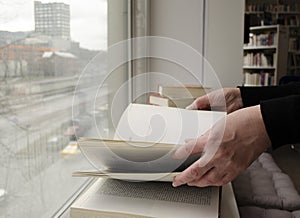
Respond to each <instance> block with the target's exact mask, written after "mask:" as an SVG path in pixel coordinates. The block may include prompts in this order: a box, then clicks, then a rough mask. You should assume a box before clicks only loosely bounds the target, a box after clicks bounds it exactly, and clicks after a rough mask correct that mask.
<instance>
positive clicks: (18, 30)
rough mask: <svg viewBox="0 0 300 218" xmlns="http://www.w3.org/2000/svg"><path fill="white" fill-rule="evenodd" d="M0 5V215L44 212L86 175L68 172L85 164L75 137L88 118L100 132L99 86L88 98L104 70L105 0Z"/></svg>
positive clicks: (103, 104)
mask: <svg viewBox="0 0 300 218" xmlns="http://www.w3.org/2000/svg"><path fill="white" fill-rule="evenodd" d="M0 5H1V9H0V12H1V15H0V156H1V158H0V174H1V176H0V216H1V217H2V215H3V217H39V218H40V217H51V216H52V215H53V214H55V213H56V211H57V210H58V209H59V208H60V207H61V206H62V205H63V204H65V203H66V202H67V200H68V199H69V198H70V197H71V196H72V195H73V194H74V193H76V191H77V190H78V189H79V188H80V187H81V186H82V185H83V184H84V183H85V181H86V179H84V178H72V177H71V174H72V172H73V171H75V170H78V169H84V168H89V163H88V162H87V161H86V160H85V159H84V158H83V157H82V155H81V153H80V150H79V149H78V146H77V143H76V139H77V137H80V136H89V135H94V133H93V130H92V129H91V128H90V127H91V123H92V122H94V118H96V119H97V120H98V123H99V124H98V127H99V125H100V126H101V128H100V129H101V131H107V129H106V128H107V127H106V121H105V119H106V118H105V113H106V108H107V97H106V94H105V92H103V93H102V94H101V95H99V97H97V98H96V99H94V98H93V99H91V97H90V96H88V93H89V92H93V90H95V89H97V81H94V80H93V77H92V75H98V77H104V76H105V74H106V63H105V62H106V60H105V56H106V51H107V48H106V41H107V30H106V27H107V24H106V23H107V1H106V0H91V1H88V2H86V3H85V2H82V1H78V2H77V1H63V0H57V2H49V1H48V3H44V1H43V2H40V1H31V0H26V1H19V0H14V1H5V2H1V4H0ZM2 12H3V13H2ZM4 12H5V13H4ZM95 56H97V58H96V59H95V60H94V61H91V60H92V59H93V58H94V57H95ZM83 72H88V74H89V75H91V76H90V77H87V78H84V81H82V83H81V86H80V87H77V82H78V80H79V78H80V76H81V74H82V73H83ZM99 75H101V76H99ZM104 87H105V86H104ZM74 94H75V95H74ZM75 98H78V99H77V100H76V101H74V99H75ZM88 101H93V103H95V106H96V107H95V109H94V110H91V108H90V107H88V106H87V105H89V104H90V103H89V102H88ZM74 102H75V103H74Z"/></svg>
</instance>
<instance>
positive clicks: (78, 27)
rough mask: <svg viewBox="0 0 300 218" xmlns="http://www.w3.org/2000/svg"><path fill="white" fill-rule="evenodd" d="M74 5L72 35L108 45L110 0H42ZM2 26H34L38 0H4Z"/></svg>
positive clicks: (84, 42) (91, 45) (94, 45)
mask: <svg viewBox="0 0 300 218" xmlns="http://www.w3.org/2000/svg"><path fill="white" fill-rule="evenodd" d="M40 1H41V2H42V3H48V2H63V3H66V4H68V5H70V12H71V38H72V40H73V41H76V42H80V46H81V47H83V48H88V49H92V50H104V49H106V47H107V0H85V1H83V0H40ZM0 30H4V31H12V32H15V31H32V30H34V0H0Z"/></svg>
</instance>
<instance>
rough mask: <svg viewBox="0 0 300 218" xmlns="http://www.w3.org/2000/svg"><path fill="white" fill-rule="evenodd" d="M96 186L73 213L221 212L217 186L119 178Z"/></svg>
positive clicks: (176, 217) (206, 216) (173, 216)
mask: <svg viewBox="0 0 300 218" xmlns="http://www.w3.org/2000/svg"><path fill="white" fill-rule="evenodd" d="M93 186H94V187H95V186H96V188H94V187H93ZM93 186H92V187H91V188H90V189H91V190H92V191H91V192H89V191H88V192H87V193H85V195H84V196H83V197H82V198H81V199H79V200H78V201H77V202H75V204H74V205H73V206H72V208H71V214H74V215H75V213H76V212H79V211H80V210H84V211H85V215H86V217H88V216H87V214H89V212H93V215H94V216H95V215H97V217H165V218H182V217H189V218H193V217H194V218H199V217H200V218H201V217H203V218H217V217H218V215H219V212H218V208H219V191H220V189H219V188H218V187H208V188H197V187H188V186H182V187H178V188H173V187H172V186H171V184H170V183H163V182H143V183H135V182H126V181H119V180H98V181H97V182H96V183H95V184H94V185H93ZM101 215H102V216H101ZM74 217H75V216H74Z"/></svg>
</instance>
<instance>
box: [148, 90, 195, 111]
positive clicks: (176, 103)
mask: <svg viewBox="0 0 300 218" xmlns="http://www.w3.org/2000/svg"><path fill="white" fill-rule="evenodd" d="M195 99H196V98H172V97H166V96H162V95H160V94H158V93H152V94H150V95H149V100H148V102H149V104H152V105H157V106H166V107H178V108H186V107H187V106H188V105H190V104H192V103H193V101H194V100H195Z"/></svg>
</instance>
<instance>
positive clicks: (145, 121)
mask: <svg viewBox="0 0 300 218" xmlns="http://www.w3.org/2000/svg"><path fill="white" fill-rule="evenodd" d="M225 116H226V113H225V112H213V111H195V110H194V111H193V110H185V109H180V108H172V107H156V106H153V105H140V104H130V105H129V106H128V108H127V109H126V110H125V112H124V113H123V115H122V116H121V119H120V121H119V123H118V126H117V129H116V134H115V137H114V139H113V140H105V139H97V138H96V139H95V138H94V139H90V138H81V139H79V140H78V144H79V146H80V148H81V150H82V153H83V155H85V157H87V159H88V160H89V161H90V162H91V163H92V165H93V166H94V169H93V170H90V171H79V172H74V176H92V177H97V178H98V179H97V182H96V183H94V184H93V185H92V186H91V187H90V188H89V189H88V190H87V191H86V192H85V193H83V195H82V196H81V197H79V199H77V201H76V202H75V203H74V204H73V205H72V206H71V218H78V217H83V216H84V217H86V218H91V217H116V218H117V217H215V218H217V217H218V208H219V200H220V198H219V194H220V189H219V188H218V187H208V188H195V187H188V186H182V187H179V188H173V187H172V185H171V183H170V182H171V181H172V179H173V177H174V176H176V175H177V174H178V173H179V172H181V171H182V170H184V169H185V168H186V167H188V166H189V165H190V164H192V163H193V162H194V161H196V160H197V159H198V158H199V157H200V156H199V155H194V156H191V157H189V158H188V159H187V160H174V159H173V158H172V154H173V152H174V151H175V150H176V149H177V148H178V147H179V146H181V145H182V144H184V140H185V139H186V138H195V137H197V136H199V135H201V134H203V133H204V132H206V131H207V130H208V129H209V128H211V127H212V126H213V125H214V124H215V123H216V122H218V121H220V120H221V119H224V118H225ZM199 124H200V125H199ZM191 126H193V127H194V128H190V127H191ZM124 180H125V181H124ZM132 181H135V182H132ZM136 181H143V182H136Z"/></svg>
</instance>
